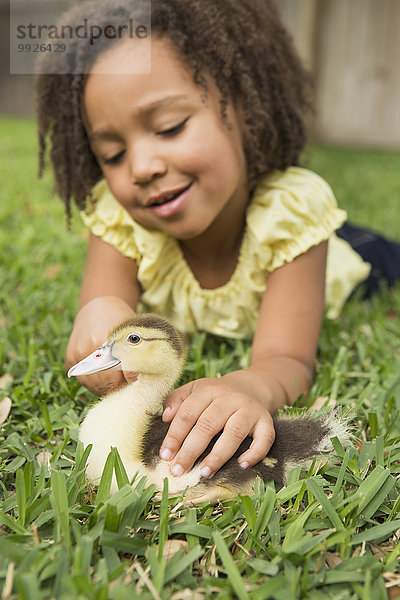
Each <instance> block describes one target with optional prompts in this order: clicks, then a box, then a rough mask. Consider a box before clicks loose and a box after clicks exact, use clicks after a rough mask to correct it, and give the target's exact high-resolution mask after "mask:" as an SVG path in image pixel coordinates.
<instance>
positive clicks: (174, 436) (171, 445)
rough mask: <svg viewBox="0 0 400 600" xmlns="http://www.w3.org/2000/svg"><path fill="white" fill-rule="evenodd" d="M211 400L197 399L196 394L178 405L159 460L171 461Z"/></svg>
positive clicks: (205, 398)
mask: <svg viewBox="0 0 400 600" xmlns="http://www.w3.org/2000/svg"><path fill="white" fill-rule="evenodd" d="M212 400H213V399H212V398H207V396H205V397H203V398H199V397H198V396H197V394H195V393H193V394H192V395H190V396H188V397H187V398H186V401H183V402H182V403H181V404H180V406H179V408H178V410H177V412H176V414H175V417H174V420H173V421H172V423H171V425H170V427H169V429H168V433H167V435H166V436H165V438H164V441H163V443H162V445H161V448H160V456H161V458H163V459H165V460H171V459H172V458H173V457H174V456H175V454H176V453H177V451H178V450H179V448H180V447H181V444H182V442H183V440H184V439H185V438H186V437H187V435H188V434H189V432H190V431H191V429H192V427H193V426H194V425H195V423H196V421H197V420H198V419H199V417H200V415H201V414H202V413H203V411H204V410H205V409H206V408H207V406H208V405H209V404H211V402H212ZM172 410H173V409H172ZM200 454H201V451H200V452H199V453H198V454H197V456H196V458H197V457H198V456H199V455H200ZM185 462H188V461H185ZM182 466H183V465H182ZM178 470H179V469H178ZM183 472H184V471H182V473H183ZM176 474H178V473H176Z"/></svg>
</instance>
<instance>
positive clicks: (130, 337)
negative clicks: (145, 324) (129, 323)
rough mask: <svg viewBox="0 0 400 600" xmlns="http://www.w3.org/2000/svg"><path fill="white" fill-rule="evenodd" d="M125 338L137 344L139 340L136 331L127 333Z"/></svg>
mask: <svg viewBox="0 0 400 600" xmlns="http://www.w3.org/2000/svg"><path fill="white" fill-rule="evenodd" d="M127 340H128V342H129V343H130V344H138V343H139V342H140V341H141V339H140V337H139V336H138V335H137V333H131V334H130V335H128V337H127Z"/></svg>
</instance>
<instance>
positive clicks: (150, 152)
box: [129, 143, 167, 184]
mask: <svg viewBox="0 0 400 600" xmlns="http://www.w3.org/2000/svg"><path fill="white" fill-rule="evenodd" d="M129 168H130V175H131V180H132V183H134V184H141V183H148V182H149V181H151V180H152V179H154V178H155V177H158V176H160V175H165V173H166V172H167V163H166V161H165V159H164V158H163V157H162V156H161V155H160V153H158V152H157V149H156V148H155V147H154V145H153V144H144V143H142V144H135V146H134V147H133V148H132V149H131V151H130V152H129Z"/></svg>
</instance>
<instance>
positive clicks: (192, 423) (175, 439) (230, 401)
mask: <svg viewBox="0 0 400 600" xmlns="http://www.w3.org/2000/svg"><path fill="white" fill-rule="evenodd" d="M231 375H232V376H235V375H237V376H238V377H240V372H235V373H230V374H229V376H231ZM229 376H225V377H221V378H206V379H198V380H196V381H193V382H191V383H187V384H186V385H183V386H182V387H180V388H178V389H176V390H174V391H173V392H171V393H170V394H169V395H168V397H167V400H166V406H165V410H164V414H163V420H164V421H166V422H168V421H172V423H171V425H170V428H169V431H168V433H167V435H166V437H165V439H164V441H163V444H162V446H161V449H160V456H161V458H164V459H166V460H170V459H174V460H173V463H172V466H171V471H172V473H173V474H174V475H176V476H179V475H182V474H183V473H186V472H187V471H188V470H190V468H191V467H192V466H193V464H194V462H195V461H196V459H197V458H198V457H199V456H200V454H201V453H202V452H203V451H204V450H205V449H206V448H207V446H208V444H209V443H210V441H211V439H212V438H213V437H214V436H215V435H216V434H217V433H219V432H220V431H221V430H223V433H222V434H221V436H220V437H219V439H218V440H217V441H216V442H215V444H214V447H213V449H212V451H211V452H210V453H209V454H208V455H207V456H206V458H205V459H204V460H203V461H202V463H201V465H200V467H201V472H202V475H203V477H212V476H213V475H214V473H216V471H218V469H219V468H220V467H221V466H222V465H223V464H224V463H225V462H226V461H227V460H228V459H229V458H231V457H232V455H233V454H234V452H235V451H236V450H237V448H238V447H239V445H240V444H241V442H242V441H243V440H244V438H245V437H247V436H250V437H252V438H253V441H252V443H251V445H250V447H249V448H248V450H246V452H244V453H243V454H242V455H241V456H240V457H239V459H238V462H239V464H240V466H241V467H242V468H243V469H246V468H247V467H250V466H252V465H254V464H255V463H256V462H258V461H259V460H261V459H263V458H264V457H265V456H266V455H267V453H268V451H269V449H270V447H271V446H272V444H273V442H274V439H275V430H274V426H273V421H272V417H271V414H270V413H269V411H268V410H267V409H266V407H265V406H263V405H262V404H261V402H260V401H259V400H257V399H256V398H254V397H253V396H252V395H251V394H249V393H248V392H247V391H243V389H240V386H237V385H235V380H234V378H232V377H231V379H230V380H229V379H228V377H229Z"/></svg>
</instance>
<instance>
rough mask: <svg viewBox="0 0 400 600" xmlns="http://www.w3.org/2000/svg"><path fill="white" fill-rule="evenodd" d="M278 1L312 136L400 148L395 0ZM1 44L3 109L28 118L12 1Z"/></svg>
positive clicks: (29, 98)
mask: <svg viewBox="0 0 400 600" xmlns="http://www.w3.org/2000/svg"><path fill="white" fill-rule="evenodd" d="M238 1H239V0H238ZM277 1H278V3H279V5H280V7H281V10H282V13H283V16H284V20H285V22H286V24H287V26H288V28H289V30H290V31H291V32H292V35H293V37H294V41H295V44H296V46H297V49H298V51H299V53H300V55H301V57H302V59H303V61H304V62H305V64H306V65H307V66H308V67H309V68H310V69H311V71H312V73H313V74H314V77H315V81H316V91H317V98H316V100H317V102H316V104H317V113H316V117H315V120H314V122H313V124H312V132H313V138H314V140H316V141H318V142H321V143H323V144H334V145H341V146H351V147H364V148H376V149H378V148H379V149H386V150H398V149H400V69H399V64H400V35H399V33H400V1H399V0H379V1H378V0H277ZM0 44H1V52H0V113H2V114H10V115H32V114H33V95H32V84H33V81H32V80H33V78H32V76H30V75H10V74H9V0H0Z"/></svg>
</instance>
